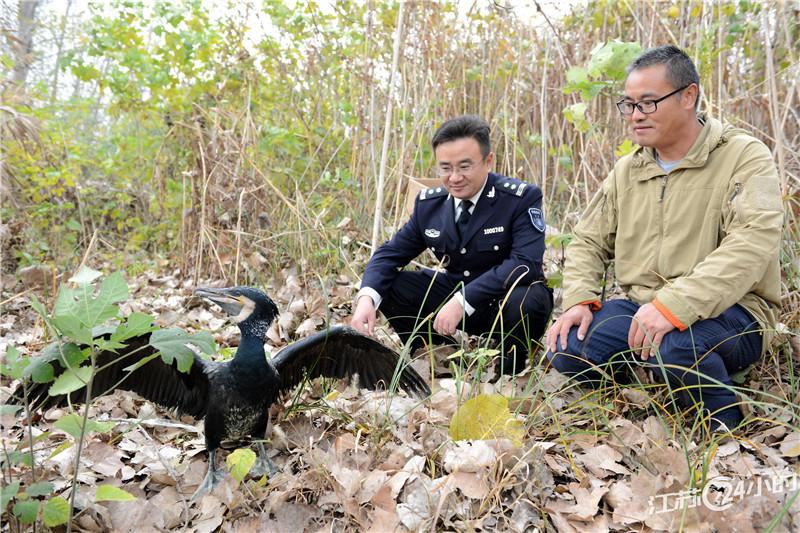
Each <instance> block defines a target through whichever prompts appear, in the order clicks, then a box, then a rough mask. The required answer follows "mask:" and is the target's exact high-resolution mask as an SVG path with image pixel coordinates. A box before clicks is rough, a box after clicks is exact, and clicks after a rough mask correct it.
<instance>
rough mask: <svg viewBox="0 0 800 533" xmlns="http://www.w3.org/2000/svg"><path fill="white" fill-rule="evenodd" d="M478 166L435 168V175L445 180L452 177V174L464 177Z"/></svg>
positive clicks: (462, 165)
mask: <svg viewBox="0 0 800 533" xmlns="http://www.w3.org/2000/svg"><path fill="white" fill-rule="evenodd" d="M476 166H478V163H461V164H460V165H457V166H455V167H451V166H443V167H436V174H437V175H438V176H439V177H440V178H446V177H448V176H452V175H453V174H458V175H459V176H466V175H467V174H469V173H470V172H472V169H474V168H475V167H476Z"/></svg>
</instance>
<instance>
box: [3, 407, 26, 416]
mask: <svg viewBox="0 0 800 533" xmlns="http://www.w3.org/2000/svg"><path fill="white" fill-rule="evenodd" d="M21 410H22V406H21V405H8V404H2V405H0V415H2V416H17V413H18V412H20V411H21Z"/></svg>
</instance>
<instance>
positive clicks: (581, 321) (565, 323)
mask: <svg viewBox="0 0 800 533" xmlns="http://www.w3.org/2000/svg"><path fill="white" fill-rule="evenodd" d="M593 318H594V315H592V310H591V309H590V308H589V306H588V305H586V304H578V305H573V306H572V307H570V308H569V309H567V310H566V311H564V314H563V315H561V316H560V317H558V320H556V321H555V323H553V325H552V326H550V329H548V330H547V349H548V350H550V352H552V353H555V352H556V351H558V346H556V343H557V342H558V339H559V338H560V339H561V343H560V344H561V349H562V350H566V349H567V336H568V335H569V330H570V329H572V327H573V326H578V340H583V339H584V338H585V337H586V332H587V331H588V329H589V324H591V323H592V319H593Z"/></svg>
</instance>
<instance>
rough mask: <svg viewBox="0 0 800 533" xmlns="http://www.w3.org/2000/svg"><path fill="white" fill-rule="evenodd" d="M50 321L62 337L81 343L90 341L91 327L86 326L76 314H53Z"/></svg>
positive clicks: (89, 342)
mask: <svg viewBox="0 0 800 533" xmlns="http://www.w3.org/2000/svg"><path fill="white" fill-rule="evenodd" d="M52 322H53V325H54V326H55V327H56V329H57V330H58V332H59V333H60V334H61V335H63V336H64V337H66V338H68V339H72V340H74V341H76V342H79V343H81V344H91V343H92V329H91V328H88V327H86V326H85V325H84V324H83V322H81V320H80V319H79V318H78V317H77V316H76V315H73V314H69V315H57V316H56V315H54V316H53V317H52Z"/></svg>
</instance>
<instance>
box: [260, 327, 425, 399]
mask: <svg viewBox="0 0 800 533" xmlns="http://www.w3.org/2000/svg"><path fill="white" fill-rule="evenodd" d="M272 364H273V365H275V369H276V370H277V371H278V374H279V375H280V377H281V385H280V390H281V392H282V393H285V392H287V391H289V390H291V389H293V388H294V387H295V386H296V385H298V384H299V383H301V382H302V381H303V379H304V378H305V377H306V376H307V377H308V378H309V379H314V378H318V377H327V378H337V379H341V378H345V377H350V376H353V375H355V374H358V376H359V378H360V384H361V386H363V387H365V388H368V389H376V388H379V387H383V388H387V389H388V388H389V387H390V386H391V384H392V382H393V379H395V375H396V376H397V378H396V379H395V382H396V383H397V386H398V388H400V389H402V390H405V391H406V392H407V393H409V394H413V395H415V396H423V397H424V396H427V395H429V394H430V389H429V387H428V385H427V383H425V381H424V380H423V379H422V378H421V377H420V376H419V374H417V373H416V372H414V371H413V369H411V368H410V367H408V366H406V365H405V364H404V362H403V361H402V359H401V358H400V357H399V356H398V354H397V353H396V352H395V351H393V350H391V349H390V348H388V347H386V346H384V345H383V344H381V343H379V342H378V341H376V340H375V339H373V338H371V337H367V336H365V335H361V334H360V333H358V332H356V331H355V330H354V329H351V328H346V327H333V328H330V329H328V330H325V331H320V332H318V333H315V334H313V335H311V336H309V337H306V338H305V339H302V340H299V341H297V342H295V343H293V344H291V345H289V346H287V347H286V348H284V349H283V350H281V351H280V352H279V353H278V354H277V355H276V356H275V358H273V360H272Z"/></svg>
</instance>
